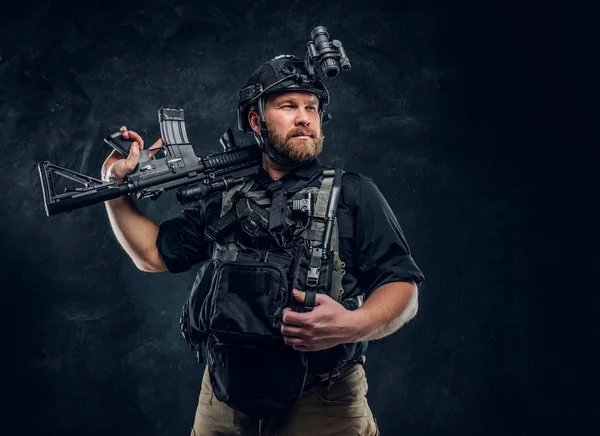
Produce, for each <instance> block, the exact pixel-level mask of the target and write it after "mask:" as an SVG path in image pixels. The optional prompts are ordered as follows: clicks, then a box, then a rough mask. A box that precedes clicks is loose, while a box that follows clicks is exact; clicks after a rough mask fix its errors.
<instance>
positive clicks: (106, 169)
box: [101, 126, 164, 184]
mask: <svg viewBox="0 0 600 436" xmlns="http://www.w3.org/2000/svg"><path fill="white" fill-rule="evenodd" d="M121 131H122V132H123V133H122V134H121V136H122V137H123V139H128V140H130V141H132V144H131V147H130V149H129V155H128V156H127V157H125V156H123V155H122V154H121V153H119V152H118V151H117V150H113V151H112V153H111V154H110V155H109V156H108V157H107V158H106V160H105V161H104V164H103V165H102V171H101V174H102V180H103V181H105V182H113V181H114V182H117V183H118V184H121V183H123V180H124V179H125V176H126V175H127V174H129V173H130V172H132V171H133V170H134V169H135V167H136V165H137V164H138V162H139V160H140V150H141V149H143V148H144V140H143V139H142V137H141V136H140V135H138V134H137V133H135V132H134V131H132V130H127V127H125V126H123V127H121ZM163 146H164V143H163V140H162V138H161V139H159V140H158V141H156V142H155V143H154V144H152V146H151V147H150V150H155V149H157V148H160V147H163ZM149 155H150V156H152V153H149Z"/></svg>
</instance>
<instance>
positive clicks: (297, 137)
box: [251, 92, 323, 163]
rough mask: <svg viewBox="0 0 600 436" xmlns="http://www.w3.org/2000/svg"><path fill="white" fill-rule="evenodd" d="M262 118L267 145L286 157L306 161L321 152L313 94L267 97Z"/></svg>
mask: <svg viewBox="0 0 600 436" xmlns="http://www.w3.org/2000/svg"><path fill="white" fill-rule="evenodd" d="M265 120H266V122H267V130H268V132H269V137H270V140H271V144H272V145H273V147H274V148H275V150H277V151H278V152H279V153H281V154H282V155H283V156H285V157H287V158H288V159H292V160H294V161H296V162H299V163H300V162H308V161H310V160H312V159H314V158H315V157H317V156H318V155H319V153H321V150H322V149H323V135H322V133H321V119H320V117H319V100H318V99H317V97H316V96H315V95H314V94H310V93H308V92H286V93H284V94H278V95H274V96H271V97H270V98H269V99H268V100H267V103H266V105H265ZM251 125H253V123H252V122H251ZM255 131H256V130H255ZM259 131H260V130H259Z"/></svg>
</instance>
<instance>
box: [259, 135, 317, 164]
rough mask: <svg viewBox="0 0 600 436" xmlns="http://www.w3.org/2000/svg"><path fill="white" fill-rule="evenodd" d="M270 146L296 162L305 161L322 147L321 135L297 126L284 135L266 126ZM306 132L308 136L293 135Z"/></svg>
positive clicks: (315, 155)
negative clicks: (298, 136) (303, 137)
mask: <svg viewBox="0 0 600 436" xmlns="http://www.w3.org/2000/svg"><path fill="white" fill-rule="evenodd" d="M267 131H268V132H269V141H270V143H271V146H272V147H273V148H274V149H275V150H277V152H279V153H280V154H281V155H282V156H284V157H285V158H287V159H290V160H293V161H294V162H298V163H305V162H309V161H311V160H313V159H314V158H316V157H317V156H318V155H319V154H320V153H321V150H322V149H323V135H321V133H320V132H319V133H315V132H314V131H313V130H311V129H308V128H302V127H297V128H295V129H292V130H291V131H289V132H288V133H287V135H285V137H284V136H283V135H280V134H278V133H277V132H275V131H273V130H271V129H270V128H269V126H267ZM301 133H308V134H309V135H310V138H307V139H299V138H294V135H298V134H301Z"/></svg>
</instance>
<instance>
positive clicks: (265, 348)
mask: <svg viewBox="0 0 600 436" xmlns="http://www.w3.org/2000/svg"><path fill="white" fill-rule="evenodd" d="M328 103H329V92H328V90H327V89H326V88H325V86H324V84H323V83H322V81H321V80H320V79H319V78H318V77H316V76H315V75H314V74H310V73H309V72H308V71H307V70H306V67H305V65H304V63H303V62H301V61H300V60H299V59H298V58H296V57H294V56H290V55H282V56H278V57H276V58H274V59H272V60H271V61H269V62H266V63H264V64H262V65H261V66H260V67H259V68H258V69H257V70H256V71H255V72H254V73H253V74H252V76H251V77H250V79H249V80H248V83H247V84H246V86H244V87H243V88H242V90H241V91H240V100H239V106H238V127H239V128H240V130H242V131H243V132H252V133H253V134H254V136H255V138H256V141H257V143H258V145H259V146H260V148H261V151H262V169H261V170H260V171H259V173H258V175H257V176H256V177H255V178H254V179H253V180H251V181H250V182H246V183H245V184H244V185H243V186H238V187H236V189H231V190H230V191H229V192H225V193H218V194H215V195H213V196H212V197H209V198H207V199H205V200H200V201H199V202H198V203H196V204H195V205H194V206H192V207H190V208H187V209H185V210H184V211H183V212H182V213H181V215H179V216H177V217H174V218H172V219H169V220H167V221H164V222H162V223H161V224H160V225H156V224H155V223H153V222H152V221H150V220H149V219H147V218H146V217H144V216H143V215H142V214H140V213H139V212H138V211H137V209H136V208H135V207H134V205H133V203H132V202H131V200H130V199H129V198H127V197H121V198H118V199H115V200H111V201H108V202H106V208H107V212H108V216H109V219H110V222H111V225H112V228H113V231H114V233H115V235H116V237H117V239H118V240H119V242H120V244H121V245H122V246H123V248H124V249H125V251H126V252H127V253H128V255H129V256H130V257H131V259H132V260H133V261H134V263H135V265H136V266H137V267H138V268H139V269H141V270H143V271H147V272H161V271H170V272H172V273H179V272H182V271H187V270H189V269H190V268H191V267H192V266H194V265H197V264H200V265H201V268H200V271H199V272H198V276H197V279H196V282H195V283H194V289H195V290H196V291H197V292H192V296H197V297H196V298H198V299H200V301H198V302H197V304H198V306H201V307H202V311H201V314H200V315H199V316H200V320H199V321H200V324H202V325H204V326H206V327H205V330H204V332H205V333H206V338H207V339H206V341H205V342H204V343H203V344H202V350H203V354H204V356H205V357H206V361H207V363H206V368H205V372H204V377H203V380H202V387H201V391H200V398H199V402H198V407H197V411H196V416H195V420H194V425H193V429H192V435H196V436H205V435H279V436H288V435H290V436H291V435H311V434H313V435H350V434H357V435H377V434H379V432H378V429H377V424H376V421H375V419H374V417H373V414H372V413H371V410H370V408H369V405H368V402H367V399H366V394H367V381H366V376H365V372H364V369H363V365H364V363H365V360H366V358H365V351H366V349H367V343H368V341H370V340H375V339H379V338H382V337H384V336H387V335H389V334H391V333H393V332H395V331H396V330H398V329H399V328H400V327H401V326H402V325H404V324H405V323H406V322H408V321H409V320H410V319H411V318H412V317H414V316H415V314H416V312H417V285H418V284H419V283H420V282H421V281H422V280H423V276H422V274H421V272H420V270H419V268H418V267H417V265H416V264H415V262H414V261H413V259H412V257H411V254H410V250H409V247H408V245H407V243H406V239H405V237H404V235H403V233H402V230H401V229H400V226H399V224H398V221H397V219H396V217H395V216H394V213H393V212H392V210H391V209H390V207H389V205H388V203H387V202H386V200H385V199H384V197H383V195H382V194H381V192H380V191H379V190H378V188H377V187H376V186H375V184H374V183H373V182H372V180H371V179H369V178H367V177H364V176H362V175H360V174H356V173H350V172H342V171H341V170H340V169H335V170H334V169H331V168H327V167H325V166H324V165H323V164H322V163H321V162H320V161H319V159H318V158H317V156H318V155H319V154H320V153H321V150H322V148H323V139H324V136H323V132H322V130H321V128H322V122H323V120H324V119H325V117H326V114H325V108H326V106H327V104H328ZM122 130H123V134H122V136H123V138H125V139H128V140H130V141H132V142H133V144H132V147H131V151H130V154H129V156H128V157H127V158H123V157H122V156H120V155H119V154H118V153H117V152H113V153H112V154H111V155H110V156H109V157H108V158H107V160H106V161H105V163H104V166H103V168H102V177H103V179H104V180H107V181H116V182H118V183H122V182H123V179H124V177H125V176H126V174H127V173H129V172H130V171H132V170H133V169H134V168H135V166H136V165H137V162H138V159H139V149H141V148H143V147H144V142H143V140H142V138H141V137H140V136H139V135H138V134H137V133H135V132H133V131H128V130H127V129H126V128H125V127H123V128H122ZM161 146H162V140H160V139H159V140H158V141H157V142H156V143H155V144H154V145H153V146H152V147H151V149H155V148H158V147H161ZM241 203H243V205H244V206H248V205H250V206H251V207H250V209H252V208H253V210H256V211H258V212H257V213H258V215H256V216H255V215H248V216H241V215H240V214H239V213H238V216H237V219H238V220H239V222H236V223H235V224H236V226H233V227H232V228H234V230H231V231H230V232H229V233H228V234H227V235H224V236H222V237H219V238H214V237H213V238H212V239H211V238H208V237H207V235H208V234H209V232H206V230H207V228H209V227H210V226H211V225H212V223H215V222H218V221H219V220H222V219H223V217H224V216H226V215H227V214H228V213H230V211H232V210H233V211H235V210H240V209H237V208H236V207H237V206H238V205H239V204H241ZM261 214H262V215H261ZM257 216H258V217H259V218H260V217H261V216H262V217H268V219H266V218H265V220H263V221H264V222H263V223H262V224H261V223H260V220H259V219H256V217H257ZM253 217H254V218H253Z"/></svg>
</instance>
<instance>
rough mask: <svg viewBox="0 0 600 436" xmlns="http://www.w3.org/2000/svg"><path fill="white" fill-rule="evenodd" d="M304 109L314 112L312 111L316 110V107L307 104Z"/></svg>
mask: <svg viewBox="0 0 600 436" xmlns="http://www.w3.org/2000/svg"><path fill="white" fill-rule="evenodd" d="M306 110H307V111H310V112H314V111H316V110H317V108H316V107H315V106H307V107H306Z"/></svg>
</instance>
